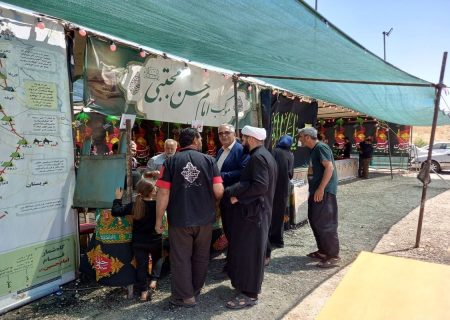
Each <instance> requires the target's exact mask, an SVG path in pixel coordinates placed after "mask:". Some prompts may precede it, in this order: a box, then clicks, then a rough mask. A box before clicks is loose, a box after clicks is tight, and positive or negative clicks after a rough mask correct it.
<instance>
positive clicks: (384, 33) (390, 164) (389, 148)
mask: <svg viewBox="0 0 450 320" xmlns="http://www.w3.org/2000/svg"><path fill="white" fill-rule="evenodd" d="M392 30H394V28H390V29H389V31H388V32H386V31H383V52H384V61H386V37H389V35H390V34H391V32H392ZM389 130H390V128H389V126H388V135H387V141H388V153H389V167H390V169H391V179H394V174H393V173H392V156H391V138H390V136H391V132H390V131H389Z"/></svg>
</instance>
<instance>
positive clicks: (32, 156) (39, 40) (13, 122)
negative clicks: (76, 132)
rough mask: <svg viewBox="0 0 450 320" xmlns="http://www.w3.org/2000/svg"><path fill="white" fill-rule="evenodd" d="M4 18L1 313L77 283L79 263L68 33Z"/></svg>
mask: <svg viewBox="0 0 450 320" xmlns="http://www.w3.org/2000/svg"><path fill="white" fill-rule="evenodd" d="M1 14H2V17H1V18H2V22H1V25H0V238H1V239H0V240H1V241H0V313H2V312H3V311H5V310H8V309H10V308H13V307H15V306H17V305H20V304H22V303H23V302H24V301H29V300H30V299H36V298H39V297H40V296H42V295H44V294H48V293H50V292H52V291H54V290H55V288H56V289H57V288H58V287H59V285H61V284H63V283H65V282H68V281H70V280H72V279H74V275H75V273H74V271H75V262H76V259H75V257H76V256H75V255H76V236H75V235H76V229H75V228H76V224H75V219H74V218H73V214H71V213H72V212H71V205H72V197H73V189H74V183H75V180H74V166H73V142H72V129H71V124H72V121H71V108H70V100H69V85H68V75H67V62H66V48H65V47H66V44H65V38H64V29H63V27H62V26H61V25H59V24H57V23H55V22H52V21H47V20H46V21H45V24H46V27H45V28H44V29H42V30H41V29H38V28H36V27H35V20H36V19H35V18H34V17H31V16H27V15H23V14H20V13H18V12H16V11H13V10H7V9H2V11H1Z"/></svg>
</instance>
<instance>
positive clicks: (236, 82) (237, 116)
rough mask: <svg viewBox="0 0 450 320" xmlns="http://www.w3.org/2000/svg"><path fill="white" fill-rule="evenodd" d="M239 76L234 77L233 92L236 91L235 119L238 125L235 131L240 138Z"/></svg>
mask: <svg viewBox="0 0 450 320" xmlns="http://www.w3.org/2000/svg"><path fill="white" fill-rule="evenodd" d="M238 80H239V76H238V75H233V90H234V117H235V119H236V123H235V126H234V130H235V132H236V137H238V138H240V137H239V110H238V96H237V94H238Z"/></svg>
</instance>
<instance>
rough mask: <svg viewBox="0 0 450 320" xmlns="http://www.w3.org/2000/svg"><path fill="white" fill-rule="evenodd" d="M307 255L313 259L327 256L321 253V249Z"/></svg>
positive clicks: (321, 258)
mask: <svg viewBox="0 0 450 320" xmlns="http://www.w3.org/2000/svg"><path fill="white" fill-rule="evenodd" d="M306 256H307V257H309V258H312V259H319V260H323V259H326V257H327V255H326V254H323V253H320V252H319V251H315V252H311V253H308V254H307V255H306Z"/></svg>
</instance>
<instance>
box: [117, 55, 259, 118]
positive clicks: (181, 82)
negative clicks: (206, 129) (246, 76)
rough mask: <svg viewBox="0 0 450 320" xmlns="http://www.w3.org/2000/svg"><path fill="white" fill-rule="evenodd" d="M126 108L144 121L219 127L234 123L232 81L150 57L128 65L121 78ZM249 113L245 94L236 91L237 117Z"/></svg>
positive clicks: (244, 91)
mask: <svg viewBox="0 0 450 320" xmlns="http://www.w3.org/2000/svg"><path fill="white" fill-rule="evenodd" d="M120 84H121V87H122V89H123V90H124V91H125V99H126V102H127V103H128V104H134V105H136V108H137V110H138V112H140V113H143V114H145V117H146V118H147V119H152V120H159V121H167V122H175V123H191V121H192V120H200V121H203V124H204V125H207V126H219V125H220V124H222V123H230V122H232V121H234V119H235V107H234V104H235V102H234V90H233V81H232V80H231V77H228V78H226V77H224V76H223V75H222V74H220V73H217V72H212V71H207V70H205V69H202V68H199V67H195V66H189V67H188V66H187V65H186V64H185V63H184V62H178V61H173V60H170V59H164V58H162V57H159V56H158V57H153V56H149V57H148V58H147V59H146V61H145V63H144V64H138V63H133V62H132V63H130V64H129V65H128V67H127V69H126V70H125V71H124V74H123V75H122V78H121V82H120ZM250 109H251V103H250V101H249V99H248V93H247V91H246V90H239V91H238V112H239V117H240V118H241V117H244V116H245V115H246V114H247V113H248V112H249V111H250Z"/></svg>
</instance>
